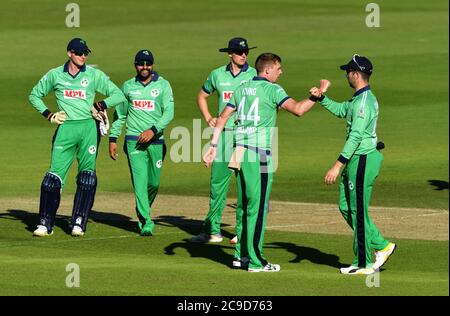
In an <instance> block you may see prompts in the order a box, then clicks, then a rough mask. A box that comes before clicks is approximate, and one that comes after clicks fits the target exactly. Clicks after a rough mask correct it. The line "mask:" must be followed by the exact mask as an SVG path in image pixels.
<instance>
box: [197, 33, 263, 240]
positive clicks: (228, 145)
mask: <svg viewBox="0 0 450 316" xmlns="http://www.w3.org/2000/svg"><path fill="white" fill-rule="evenodd" d="M254 48H256V47H248V44H247V40H246V39H245V38H242V37H235V38H232V39H230V41H229V42H228V47H225V48H221V49H219V51H220V52H226V53H227V54H228V57H229V59H230V62H229V64H227V65H225V66H222V67H219V68H217V69H215V70H213V71H212V72H211V73H210V74H209V76H208V78H207V80H206V82H205V83H204V84H203V87H202V89H201V90H200V92H199V94H198V97H197V104H198V107H199V108H200V111H201V112H202V115H203V117H204V118H205V121H206V122H207V123H208V125H209V126H210V127H211V128H214V127H215V126H216V122H217V116H218V114H219V113H221V112H222V111H223V109H224V108H225V106H226V104H227V103H228V101H230V99H231V96H232V95H233V91H234V90H235V89H236V88H237V87H239V85H241V84H243V83H245V82H247V81H249V80H251V79H252V78H253V77H255V76H256V70H255V69H254V68H252V67H250V66H249V65H248V63H247V58H248V54H249V51H250V49H254ZM215 91H217V96H218V111H217V112H215V113H213V114H211V113H210V111H209V108H208V101H207V100H208V98H209V97H210V96H211V94H212V93H213V92H215ZM234 128H235V124H234V120H229V121H228V122H227V124H226V126H225V128H224V132H223V137H221V138H220V140H219V143H218V147H217V148H218V157H220V159H218V160H216V161H214V163H213V165H212V170H211V179H210V194H209V197H210V198H209V212H208V214H207V215H206V219H205V221H204V222H203V227H202V232H201V233H200V234H199V235H197V236H194V237H192V238H191V239H190V241H191V242H198V243H205V242H221V241H222V234H221V231H220V223H221V219H222V214H223V209H224V208H225V203H226V197H227V191H228V187H229V185H230V179H231V175H232V173H233V172H232V171H231V170H229V169H228V167H227V165H228V160H229V159H228V158H229V157H230V155H231V153H232V151H233V131H234ZM240 225H241V219H240V218H236V229H239V227H240ZM235 240H236V239H233V240H232V241H231V242H232V243H234V242H235Z"/></svg>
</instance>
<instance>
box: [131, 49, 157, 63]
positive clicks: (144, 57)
mask: <svg viewBox="0 0 450 316" xmlns="http://www.w3.org/2000/svg"><path fill="white" fill-rule="evenodd" d="M143 61H146V62H147V63H148V64H149V65H153V55H152V52H151V51H149V50H148V49H143V50H140V51H138V52H137V54H136V57H134V63H135V64H136V63H140V62H143Z"/></svg>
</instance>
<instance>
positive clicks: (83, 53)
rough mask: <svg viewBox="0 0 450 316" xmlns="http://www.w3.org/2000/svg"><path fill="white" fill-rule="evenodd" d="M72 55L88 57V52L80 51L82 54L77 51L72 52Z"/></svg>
mask: <svg viewBox="0 0 450 316" xmlns="http://www.w3.org/2000/svg"><path fill="white" fill-rule="evenodd" d="M72 53H74V54H75V55H77V56H83V55H84V56H88V55H89V52H88V51H87V50H85V51H82V52H77V51H74V50H73V51H72Z"/></svg>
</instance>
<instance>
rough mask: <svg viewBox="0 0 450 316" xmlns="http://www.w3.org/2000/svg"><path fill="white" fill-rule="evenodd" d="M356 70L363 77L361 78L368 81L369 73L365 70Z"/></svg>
mask: <svg viewBox="0 0 450 316" xmlns="http://www.w3.org/2000/svg"><path fill="white" fill-rule="evenodd" d="M358 72H359V74H360V75H361V77H362V78H363V80H365V81H367V82H369V79H370V75H369V74H366V73H365V72H362V71H358Z"/></svg>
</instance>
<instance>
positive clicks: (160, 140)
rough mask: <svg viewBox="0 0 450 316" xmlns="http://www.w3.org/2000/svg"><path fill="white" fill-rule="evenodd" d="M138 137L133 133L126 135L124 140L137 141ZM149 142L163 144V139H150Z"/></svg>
mask: <svg viewBox="0 0 450 316" xmlns="http://www.w3.org/2000/svg"><path fill="white" fill-rule="evenodd" d="M138 138H139V136H135V135H126V136H125V141H127V140H133V141H137V140H138ZM149 143H150V144H151V145H159V144H164V139H156V140H151V141H150V142H149Z"/></svg>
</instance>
